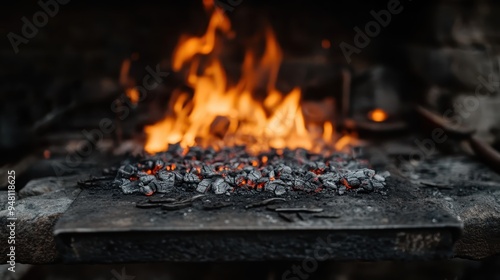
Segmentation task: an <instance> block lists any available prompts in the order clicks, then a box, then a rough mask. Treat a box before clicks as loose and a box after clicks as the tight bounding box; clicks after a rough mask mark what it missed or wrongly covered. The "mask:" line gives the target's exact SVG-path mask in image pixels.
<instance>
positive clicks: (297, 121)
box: [145, 0, 334, 153]
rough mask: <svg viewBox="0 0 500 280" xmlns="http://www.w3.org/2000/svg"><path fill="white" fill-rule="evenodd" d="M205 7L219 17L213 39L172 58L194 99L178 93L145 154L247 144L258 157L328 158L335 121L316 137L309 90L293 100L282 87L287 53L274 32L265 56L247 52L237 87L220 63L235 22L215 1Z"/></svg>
mask: <svg viewBox="0 0 500 280" xmlns="http://www.w3.org/2000/svg"><path fill="white" fill-rule="evenodd" d="M203 4H204V6H205V8H206V9H207V11H208V12H210V13H211V17H210V20H209V23H208V26H207V29H206V32H205V34H203V35H202V36H200V37H195V36H182V37H181V38H180V40H179V43H178V45H177V46H176V48H175V50H174V53H173V57H172V69H173V70H174V71H176V72H179V73H186V77H185V81H186V84H187V85H188V86H190V87H191V88H192V89H193V91H194V94H193V95H192V96H191V95H190V94H189V93H187V92H183V91H181V90H178V91H176V92H175V93H174V94H173V95H172V99H171V103H170V106H169V112H168V114H167V116H166V117H165V118H164V119H163V120H162V121H160V122H158V123H156V124H154V125H150V126H147V127H146V128H145V133H146V135H147V141H146V145H145V150H146V151H147V152H149V153H155V152H160V151H164V150H165V149H166V148H167V147H168V145H169V144H174V143H180V145H181V146H182V147H184V148H187V147H190V146H194V145H199V146H204V147H208V146H211V147H214V148H215V149H217V148H220V147H221V146H234V145H245V146H246V147H247V148H248V150H249V151H250V152H260V151H264V150H268V149H269V148H276V149H283V148H299V147H300V148H305V149H309V150H313V151H320V149H321V147H324V146H325V145H329V144H330V143H331V142H332V139H333V133H334V127H333V125H332V123H331V122H328V121H327V122H325V123H323V124H321V125H320V131H319V132H318V131H317V130H316V131H315V132H312V131H310V130H308V126H307V124H306V122H305V119H304V115H303V113H302V108H301V89H300V88H298V87H297V88H294V89H293V90H291V91H290V92H289V93H286V94H285V93H282V92H280V91H279V90H278V89H276V87H275V84H276V80H277V77H278V72H279V68H280V64H281V61H282V58H283V54H282V51H281V48H280V46H279V44H278V41H277V40H276V37H275V35H274V32H273V30H272V29H271V28H267V29H266V30H265V33H264V37H265V46H264V51H263V52H259V51H258V48H249V49H247V50H246V52H245V55H244V58H243V63H242V68H241V76H240V79H239V81H238V82H237V83H231V81H228V78H227V75H226V70H225V68H224V67H223V64H222V62H221V60H220V59H219V58H218V54H219V53H220V52H221V50H222V47H223V46H222V43H221V40H220V39H221V38H225V39H230V38H232V36H233V35H234V34H233V31H232V29H231V22H230V21H229V18H227V16H226V15H225V14H224V13H223V12H221V11H219V10H218V9H217V8H216V7H215V5H214V3H213V1H210V0H204V1H203ZM259 53H262V54H261V55H258V54H259ZM262 86H264V87H265V89H266V93H267V95H266V96H265V98H260V99H258V98H256V97H255V96H254V93H255V91H256V90H257V89H261V88H262ZM321 130H322V131H321Z"/></svg>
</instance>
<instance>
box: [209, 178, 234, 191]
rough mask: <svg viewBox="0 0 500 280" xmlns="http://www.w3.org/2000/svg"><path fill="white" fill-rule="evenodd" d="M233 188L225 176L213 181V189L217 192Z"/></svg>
mask: <svg viewBox="0 0 500 280" xmlns="http://www.w3.org/2000/svg"><path fill="white" fill-rule="evenodd" d="M231 189H232V187H231V186H230V185H229V184H228V183H226V181H224V179H223V178H217V179H215V181H213V182H212V190H213V191H214V193H215V194H223V193H226V192H227V191H229V190H231Z"/></svg>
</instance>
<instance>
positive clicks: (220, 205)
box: [55, 176, 461, 262]
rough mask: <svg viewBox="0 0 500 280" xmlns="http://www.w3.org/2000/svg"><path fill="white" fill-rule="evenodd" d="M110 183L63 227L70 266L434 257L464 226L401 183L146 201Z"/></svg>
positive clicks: (183, 194) (82, 201) (59, 231)
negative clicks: (321, 254) (316, 256)
mask: <svg viewBox="0 0 500 280" xmlns="http://www.w3.org/2000/svg"><path fill="white" fill-rule="evenodd" d="M112 182H113V179H110V180H109V181H107V182H106V181H104V182H101V183H100V184H97V185H96V186H93V187H88V188H86V189H84V190H83V191H82V193H81V194H80V196H79V197H78V198H77V199H76V201H75V202H74V203H73V204H72V205H71V207H70V209H69V210H68V211H67V212H66V213H65V214H64V216H63V217H62V218H61V219H60V220H59V221H58V224H57V225H56V228H55V234H56V236H57V239H58V243H59V248H60V249H61V251H62V252H63V256H64V259H65V260H66V261H70V262H82V261H91V262H113V261H118V262H119V261H123V262H128V261H164V260H173V261H193V260H199V261H214V260H215V261H221V260H224V261H228V260H272V259H302V258H305V257H308V256H310V255H311V254H313V252H314V251H315V250H317V249H321V248H328V250H329V252H331V253H330V254H329V255H328V257H327V258H328V259H406V258H438V257H450V256H451V255H452V245H453V241H454V239H455V238H456V237H457V234H458V233H459V231H460V229H461V223H460V222H459V221H457V219H456V218H455V217H454V216H453V215H450V214H449V213H448V212H446V211H445V210H444V209H443V208H442V207H441V206H440V205H439V204H437V203H435V202H433V201H431V200H427V199H426V197H423V196H422V193H421V192H419V191H418V188H416V187H415V186H414V185H412V184H411V183H410V182H409V181H407V180H406V179H402V178H399V177H397V176H391V177H388V178H386V180H385V183H386V186H385V187H384V189H383V191H374V192H365V191H363V189H362V188H358V189H359V190H356V189H352V190H349V191H346V192H345V193H342V194H340V193H339V192H338V188H337V189H334V190H321V191H319V192H314V191H312V192H304V191H294V190H293V189H290V191H287V192H285V193H283V194H280V195H277V194H276V193H275V192H266V191H264V190H259V189H248V188H245V189H243V190H242V191H233V192H225V193H222V194H216V193H214V192H205V193H203V194H202V193H199V192H197V191H196V189H195V188H191V189H186V188H185V187H182V186H179V187H177V186H174V188H172V189H171V190H170V191H169V192H167V193H163V194H155V195H153V196H149V197H147V196H144V194H143V193H141V192H136V193H132V194H129V195H125V194H123V192H122V189H121V188H119V187H117V186H116V185H114V184H113V183H112ZM269 199H273V200H272V201H271V203H269V204H267V205H266V203H263V202H265V201H267V200H269ZM177 204H180V205H181V206H179V207H170V206H168V205H177ZM138 205H139V206H144V207H142V208H138V207H137V206H138ZM155 205H160V206H155ZM161 205H163V206H161ZM165 205H167V207H165ZM325 242H326V243H325ZM325 244H326V245H325Z"/></svg>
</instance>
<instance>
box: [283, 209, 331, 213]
mask: <svg viewBox="0 0 500 280" xmlns="http://www.w3.org/2000/svg"><path fill="white" fill-rule="evenodd" d="M274 211H276V212H283V213H298V212H303V213H319V212H323V209H322V208H276V209H274Z"/></svg>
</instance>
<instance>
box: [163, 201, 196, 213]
mask: <svg viewBox="0 0 500 280" xmlns="http://www.w3.org/2000/svg"><path fill="white" fill-rule="evenodd" d="M191 205H193V202H191V201H186V202H181V203H168V204H162V205H161V209H162V210H168V211H173V210H179V209H183V208H186V207H190V206H191Z"/></svg>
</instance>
